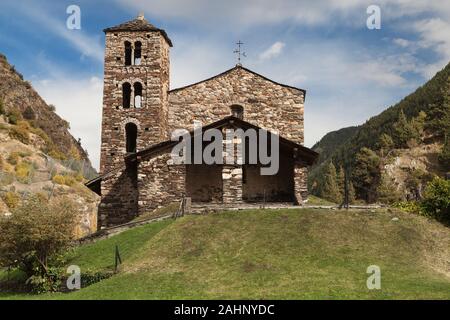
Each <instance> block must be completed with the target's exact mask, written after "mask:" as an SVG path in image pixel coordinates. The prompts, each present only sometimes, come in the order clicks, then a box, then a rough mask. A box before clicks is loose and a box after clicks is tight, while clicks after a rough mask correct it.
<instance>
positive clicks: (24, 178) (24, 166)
mask: <svg viewBox="0 0 450 320" xmlns="http://www.w3.org/2000/svg"><path fill="white" fill-rule="evenodd" d="M15 171H16V178H17V180H18V181H19V182H22V183H29V182H30V179H31V178H32V177H33V171H34V167H33V165H32V164H30V163H28V162H21V163H19V164H18V165H17V166H16V169H15Z"/></svg>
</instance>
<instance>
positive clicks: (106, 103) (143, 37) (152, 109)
mask: <svg viewBox="0 0 450 320" xmlns="http://www.w3.org/2000/svg"><path fill="white" fill-rule="evenodd" d="M125 41H129V42H130V43H132V45H133V46H134V44H135V42H136V41H140V42H141V43H142V59H141V64H140V65H131V66H125ZM125 82H128V83H130V84H131V86H132V89H133V85H134V84H135V83H136V82H139V83H141V85H142V89H143V92H142V101H141V108H134V93H133V91H132V95H131V107H130V108H129V109H124V108H123V101H122V100H123V92H122V84H123V83H125ZM168 88H169V44H168V43H167V42H166V40H165V39H164V37H163V36H162V35H161V33H159V32H108V33H106V52H105V79H104V93H103V122H102V145H101V160H100V162H101V164H100V171H101V172H107V171H109V170H110V169H112V168H113V167H116V166H117V165H122V164H123V157H124V155H126V143H125V141H126V140H125V125H126V124H127V123H129V122H132V123H134V124H136V125H137V127H138V137H137V149H138V150H142V149H145V148H146V147H148V146H150V145H152V144H154V143H156V142H160V141H161V140H163V139H165V135H166V132H167V119H168V116H167V114H168V96H167V91H168Z"/></svg>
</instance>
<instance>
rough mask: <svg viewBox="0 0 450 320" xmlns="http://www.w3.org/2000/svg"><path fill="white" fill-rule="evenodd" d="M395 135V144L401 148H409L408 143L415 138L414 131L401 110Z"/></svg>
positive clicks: (395, 126)
mask: <svg viewBox="0 0 450 320" xmlns="http://www.w3.org/2000/svg"><path fill="white" fill-rule="evenodd" d="M394 133H395V135H394V138H395V144H396V146H397V147H400V148H404V147H407V143H408V141H409V140H411V139H413V138H414V137H415V134H414V129H413V127H412V125H411V124H410V123H409V122H408V119H407V118H406V115H405V113H404V112H403V109H400V113H399V116H398V120H397V122H396V123H395V124H394Z"/></svg>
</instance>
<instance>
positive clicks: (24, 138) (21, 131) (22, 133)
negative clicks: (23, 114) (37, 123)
mask: <svg viewBox="0 0 450 320" xmlns="http://www.w3.org/2000/svg"><path fill="white" fill-rule="evenodd" d="M9 136H10V137H11V138H13V139H16V140H19V141H20V142H22V143H24V144H29V143H30V132H29V131H28V130H27V129H25V128H23V127H19V126H16V127H12V128H11V129H10V130H9Z"/></svg>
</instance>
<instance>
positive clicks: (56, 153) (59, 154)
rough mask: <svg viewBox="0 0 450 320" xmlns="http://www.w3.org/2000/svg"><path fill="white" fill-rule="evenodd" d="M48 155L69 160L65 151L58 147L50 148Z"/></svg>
mask: <svg viewBox="0 0 450 320" xmlns="http://www.w3.org/2000/svg"><path fill="white" fill-rule="evenodd" d="M48 155H49V156H50V157H52V158H53V159H56V160H67V157H66V155H65V154H64V153H62V152H61V151H59V150H57V149H56V148H55V149H52V150H50V152H49V153H48Z"/></svg>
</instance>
